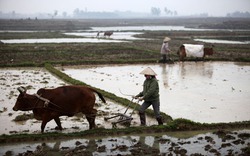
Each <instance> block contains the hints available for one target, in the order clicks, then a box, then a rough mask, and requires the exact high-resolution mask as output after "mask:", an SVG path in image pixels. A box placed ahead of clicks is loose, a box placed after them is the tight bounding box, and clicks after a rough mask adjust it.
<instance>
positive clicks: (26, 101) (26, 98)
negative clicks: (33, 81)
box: [13, 87, 34, 111]
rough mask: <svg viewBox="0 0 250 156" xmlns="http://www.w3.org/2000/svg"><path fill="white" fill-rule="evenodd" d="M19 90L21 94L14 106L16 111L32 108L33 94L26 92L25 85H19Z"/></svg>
mask: <svg viewBox="0 0 250 156" xmlns="http://www.w3.org/2000/svg"><path fill="white" fill-rule="evenodd" d="M17 90H18V91H19V92H20V94H19V96H18V97H17V101H16V103H15V106H14V107H13V110H14V111H18V110H21V111H28V110H32V109H31V108H32V101H33V100H32V99H34V98H33V97H32V95H29V94H27V93H26V91H27V90H26V88H24V87H18V88H17Z"/></svg>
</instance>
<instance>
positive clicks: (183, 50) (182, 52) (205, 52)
mask: <svg viewBox="0 0 250 156" xmlns="http://www.w3.org/2000/svg"><path fill="white" fill-rule="evenodd" d="M186 45H188V46H203V45H195V44H193V45H192V44H186ZM202 52H203V53H202V54H201V53H200V54H201V55H198V56H195V55H192V54H189V55H188V54H187V50H186V47H185V44H183V45H181V46H180V48H179V49H178V52H177V55H178V56H179V60H180V61H183V60H184V58H185V57H188V56H191V57H201V58H202V59H203V60H204V57H205V56H206V55H213V53H214V50H213V46H212V47H202ZM196 54H197V53H196Z"/></svg>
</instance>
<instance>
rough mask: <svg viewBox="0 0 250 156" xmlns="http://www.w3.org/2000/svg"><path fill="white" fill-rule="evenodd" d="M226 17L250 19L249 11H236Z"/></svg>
mask: <svg viewBox="0 0 250 156" xmlns="http://www.w3.org/2000/svg"><path fill="white" fill-rule="evenodd" d="M226 16H227V17H250V13H249V12H248V11H246V12H240V11H235V12H233V13H228V14H227V15H226Z"/></svg>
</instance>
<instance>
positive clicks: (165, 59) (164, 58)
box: [162, 55, 167, 63]
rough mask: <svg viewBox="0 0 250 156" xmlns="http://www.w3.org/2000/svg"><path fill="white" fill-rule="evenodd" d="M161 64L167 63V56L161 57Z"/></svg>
mask: <svg viewBox="0 0 250 156" xmlns="http://www.w3.org/2000/svg"><path fill="white" fill-rule="evenodd" d="M162 62H163V63H166V62H167V55H162Z"/></svg>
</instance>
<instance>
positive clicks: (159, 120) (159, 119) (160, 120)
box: [156, 116, 163, 125]
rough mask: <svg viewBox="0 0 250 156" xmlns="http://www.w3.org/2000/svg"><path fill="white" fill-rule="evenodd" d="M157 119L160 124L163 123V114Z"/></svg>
mask: <svg viewBox="0 0 250 156" xmlns="http://www.w3.org/2000/svg"><path fill="white" fill-rule="evenodd" d="M156 120H157V121H158V125H163V121H162V117H161V116H159V117H157V118H156Z"/></svg>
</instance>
